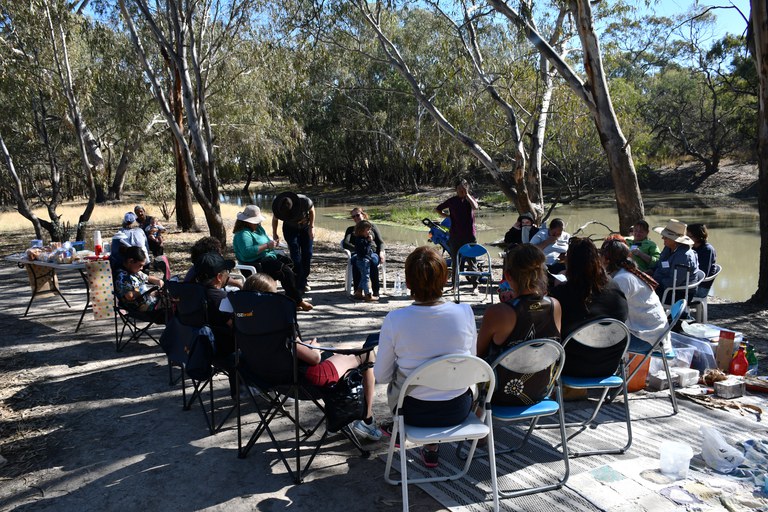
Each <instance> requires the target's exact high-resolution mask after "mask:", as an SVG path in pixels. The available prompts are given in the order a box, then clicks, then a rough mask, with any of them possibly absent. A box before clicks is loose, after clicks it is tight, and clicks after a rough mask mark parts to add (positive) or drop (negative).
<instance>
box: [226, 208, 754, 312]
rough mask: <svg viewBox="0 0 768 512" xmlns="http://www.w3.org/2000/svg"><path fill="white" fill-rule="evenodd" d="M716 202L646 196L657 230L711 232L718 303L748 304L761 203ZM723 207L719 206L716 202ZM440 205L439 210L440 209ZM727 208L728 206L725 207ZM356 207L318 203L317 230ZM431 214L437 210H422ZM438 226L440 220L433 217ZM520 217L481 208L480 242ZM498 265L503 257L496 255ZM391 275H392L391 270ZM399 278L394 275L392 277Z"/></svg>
mask: <svg viewBox="0 0 768 512" xmlns="http://www.w3.org/2000/svg"><path fill="white" fill-rule="evenodd" d="M273 198H274V195H265V194H253V195H251V196H250V197H242V196H222V201H223V202H228V203H233V204H238V205H246V204H257V205H259V206H260V207H262V208H265V207H266V208H267V210H269V208H270V205H271V202H272V199H273ZM712 201H713V200H712V199H711V198H701V197H698V196H691V195H672V194H644V195H643V202H644V204H645V211H646V220H647V221H648V223H649V224H650V225H651V226H652V227H653V226H664V225H665V224H666V222H667V221H668V220H669V219H670V218H675V219H679V220H681V221H683V222H686V223H688V224H692V223H695V222H702V223H704V224H706V225H707V228H708V230H709V242H710V243H711V244H712V245H713V246H714V247H715V249H716V251H717V262H718V263H719V264H720V265H722V267H723V271H722V272H721V273H720V275H719V276H718V277H717V279H716V280H715V283H714V286H713V288H714V293H715V295H717V296H718V297H722V298H724V299H729V300H733V301H743V300H746V299H748V298H749V297H750V296H751V295H752V294H753V293H754V292H755V290H756V289H757V276H758V257H759V251H760V231H759V223H758V220H759V216H758V211H757V203H756V201H739V202H738V204H737V206H736V205H734V204H728V205H725V206H723V205H720V204H713V202H712ZM715 201H717V200H715ZM438 202H439V201H438V200H437V199H435V201H434V205H437V204H438ZM721 204H722V203H721ZM353 206H356V205H351V204H346V203H343V202H342V203H339V202H334V203H331V202H324V201H316V203H315V210H316V212H317V221H316V224H317V225H318V226H319V227H322V228H325V229H330V230H333V231H339V232H342V233H343V232H344V230H346V228H347V227H348V226H349V225H350V224H351V221H350V220H349V218H348V217H349V210H350V209H351V208H352V207H353ZM362 206H363V207H365V208H374V207H376V204H375V198H371V202H370V203H368V204H363V205H362ZM420 206H422V207H425V208H431V207H432V205H431V204H421V205H420ZM554 217H560V218H562V219H564V220H565V222H566V231H568V232H569V233H573V232H574V231H576V230H577V229H578V228H579V227H580V226H583V225H584V224H587V223H588V222H590V221H598V222H602V223H604V224H606V225H607V226H610V227H611V228H612V229H614V230H615V229H617V228H618V215H617V213H616V208H615V206H614V205H613V201H612V199H610V198H607V197H603V198H599V197H598V198H591V199H589V200H582V201H578V202H575V203H572V204H569V205H563V206H560V207H558V208H557V209H556V210H555V212H553V213H552V215H551V216H550V219H551V218H554ZM431 218H432V219H433V220H436V219H437V218H438V216H437V214H434V215H431ZM516 219H517V213H516V212H515V211H514V210H513V209H511V208H503V207H500V208H494V207H483V206H481V208H480V210H479V212H478V214H477V218H476V224H477V229H478V233H477V235H478V242H479V243H482V244H489V243H491V242H494V241H496V240H499V239H501V238H503V237H504V233H506V231H507V230H508V229H509V228H510V227H511V226H512V224H514V222H515V220H516ZM376 226H377V228H378V229H379V231H380V232H381V236H382V238H383V239H384V241H385V242H399V243H404V244H412V245H424V244H426V243H428V241H427V233H428V230H427V229H426V228H425V227H424V226H414V227H405V226H395V225H388V224H386V223H382V222H377V223H376ZM607 234H608V229H606V228H605V227H603V226H600V225H596V224H592V225H590V226H588V227H587V228H585V229H584V230H583V231H582V232H581V233H580V235H582V236H585V235H593V236H592V238H593V239H595V237H598V236H599V237H602V236H605V235H607ZM649 237H650V238H651V239H652V240H653V241H655V242H656V243H657V244H658V245H659V246H660V247H661V236H660V235H658V234H657V233H654V232H651V234H650V235H649ZM491 254H492V256H493V257H494V261H499V260H498V259H497V258H496V255H497V254H498V251H496V250H492V251H491ZM390 272H392V271H391V270H390ZM390 275H392V276H394V275H395V274H394V273H390Z"/></svg>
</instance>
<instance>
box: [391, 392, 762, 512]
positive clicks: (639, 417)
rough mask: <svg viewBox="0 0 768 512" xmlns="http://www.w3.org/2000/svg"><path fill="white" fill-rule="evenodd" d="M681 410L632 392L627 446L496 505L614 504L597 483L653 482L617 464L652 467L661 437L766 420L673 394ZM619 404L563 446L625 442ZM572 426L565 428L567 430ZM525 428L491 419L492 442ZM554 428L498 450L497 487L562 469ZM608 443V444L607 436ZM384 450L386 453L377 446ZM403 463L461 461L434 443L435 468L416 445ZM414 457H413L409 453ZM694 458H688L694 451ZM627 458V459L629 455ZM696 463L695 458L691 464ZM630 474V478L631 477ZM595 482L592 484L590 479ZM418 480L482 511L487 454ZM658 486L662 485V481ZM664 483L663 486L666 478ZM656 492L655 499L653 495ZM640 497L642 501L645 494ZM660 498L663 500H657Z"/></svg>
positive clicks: (443, 499) (574, 462) (743, 436)
mask: <svg viewBox="0 0 768 512" xmlns="http://www.w3.org/2000/svg"><path fill="white" fill-rule="evenodd" d="M586 404H587V402H569V403H566V405H565V410H566V421H569V422H572V421H580V420H584V419H586V418H587V417H588V416H589V414H590V412H591V410H590V409H588V408H586ZM678 405H679V408H680V412H679V413H678V414H677V415H676V416H671V413H672V405H671V403H670V401H669V398H668V395H665V394H664V393H660V394H654V395H645V396H631V397H630V411H631V415H632V420H633V421H632V437H633V442H632V447H631V448H630V450H629V452H628V453H626V454H624V455H595V456H589V457H579V458H572V459H571V460H570V466H571V474H570V478H569V480H568V482H567V483H566V486H565V487H563V488H562V489H559V490H556V491H549V492H545V493H538V494H535V495H532V496H523V497H519V498H513V499H506V500H501V510H508V511H531V510H536V511H537V512H538V511H545V510H557V511H560V510H562V511H599V510H609V509H610V510H613V509H615V506H612V505H615V503H610V499H611V496H610V493H607V494H606V493H603V492H601V491H600V489H601V488H600V483H601V482H605V481H607V480H617V479H623V478H624V474H626V482H625V483H624V484H625V485H626V486H627V488H626V489H621V491H620V492H621V493H622V494H623V495H624V497H625V505H630V504H628V503H626V498H628V497H629V496H628V495H629V494H631V493H632V492H637V493H640V494H642V493H644V492H645V493H647V492H649V491H648V490H647V489H648V488H650V489H655V487H659V486H654V485H644V484H643V481H642V478H640V479H638V478H637V475H630V473H631V471H627V470H624V471H623V473H624V474H622V468H632V469H633V471H634V472H635V473H637V472H639V470H638V468H652V472H653V473H655V474H656V475H658V476H659V477H662V478H663V476H662V475H661V474H660V473H658V471H656V469H657V468H658V462H657V461H658V447H659V445H660V444H661V442H662V441H664V440H674V441H682V442H687V443H688V444H690V445H691V446H692V448H693V451H694V453H699V452H700V451H701V434H700V433H699V427H700V426H703V425H710V426H713V427H715V428H717V429H718V430H719V431H720V432H721V433H722V434H723V435H724V437H725V438H726V439H727V440H728V441H729V442H731V443H735V442H738V441H744V440H747V439H750V438H756V437H764V436H765V435H766V434H765V426H763V425H762V424H761V423H757V422H756V421H755V418H754V416H753V415H750V416H743V417H742V416H740V415H738V414H733V413H727V412H721V411H712V410H708V409H705V408H703V407H701V406H698V405H696V404H694V403H691V402H687V401H685V400H678ZM623 411H624V408H623V405H622V403H621V400H617V401H616V402H615V403H614V404H609V405H607V406H604V407H603V409H602V410H601V412H600V415H599V416H598V421H599V422H600V424H599V425H598V426H597V427H594V428H590V429H587V430H584V431H582V432H581V433H579V434H578V435H577V436H575V437H572V439H570V440H569V441H568V447H569V450H572V451H573V450H575V451H581V450H587V449H602V448H608V447H610V446H616V445H620V446H623V445H624V444H625V442H626V425H625V423H624V416H623ZM577 430H578V429H568V434H569V435H572V434H573V433H574V432H576V431H577ZM523 433H524V430H523V428H522V427H521V426H513V425H512V424H505V423H500V422H497V423H496V424H495V427H494V435H495V436H496V447H497V450H498V449H501V448H503V447H506V446H516V445H517V444H518V442H519V440H520V439H521V438H522V435H523ZM558 443H559V430H558V429H546V430H537V431H536V432H535V433H534V434H533V436H532V437H531V440H530V441H529V443H528V444H527V446H526V447H525V448H523V449H522V450H520V451H519V452H517V453H515V454H505V455H501V456H499V457H497V468H498V478H499V487H500V488H502V489H509V490H514V489H518V488H521V487H530V486H535V485H542V484H547V483H551V482H555V481H557V480H558V479H559V476H560V475H562V472H563V469H564V463H563V461H562V458H561V456H560V453H559V446H558ZM610 443H613V444H610ZM384 457H386V454H384ZM408 457H409V459H410V460H411V462H409V466H408V471H409V475H411V476H413V477H414V478H416V477H419V476H425V475H427V474H429V475H437V474H446V475H447V474H449V473H451V472H454V471H455V470H456V468H457V466H458V465H459V464H460V462H461V461H459V460H458V459H457V458H456V455H455V445H444V446H442V447H441V449H440V466H439V467H438V468H437V469H434V470H429V472H428V473H427V470H425V469H424V468H423V466H422V464H421V461H420V459H419V454H418V449H409V450H408ZM413 459H415V460H413ZM694 460H695V459H694ZM633 461H634V462H633ZM694 465H695V464H694ZM393 468H395V469H397V468H399V460H398V457H397V455H395V461H394V463H393ZM691 473H692V474H693V473H699V474H700V475H701V476H706V473H705V472H701V471H697V470H696V469H695V468H693V467H692V471H691ZM633 478H634V480H633ZM689 479H690V475H689ZM592 483H594V484H595V485H591V484H592ZM420 487H421V488H422V489H423V490H424V491H425V492H427V493H428V494H429V495H430V496H432V497H433V498H435V499H436V500H437V501H439V502H440V503H441V504H442V505H443V506H445V507H446V508H449V509H450V510H452V511H481V510H490V509H491V508H492V507H491V504H490V503H488V502H486V500H487V499H489V498H490V490H491V486H490V470H489V466H488V457H487V456H485V457H480V458H477V459H476V460H475V461H473V463H472V466H471V468H470V471H469V474H468V475H467V477H465V478H463V479H460V480H456V481H451V482H438V483H431V484H421V485H420ZM661 487H664V486H661ZM666 487H669V486H668V485H666ZM653 497H654V499H657V502H656V503H655V504H654V505H653V507H652V509H658V510H660V509H662V508H668V509H670V510H672V509H674V508H675V506H676V505H675V503H673V502H672V501H669V500H668V499H667V498H665V497H664V496H663V493H661V494H658V495H654V496H653ZM658 500H661V502H658ZM645 501H648V500H647V499H646V500H645ZM664 502H666V503H667V504H668V505H669V507H660V505H661V504H663V503H664ZM622 508H623V509H625V510H643V508H644V507H641V506H638V507H636V508H635V507H632V506H631V505H630V506H629V508H626V507H622Z"/></svg>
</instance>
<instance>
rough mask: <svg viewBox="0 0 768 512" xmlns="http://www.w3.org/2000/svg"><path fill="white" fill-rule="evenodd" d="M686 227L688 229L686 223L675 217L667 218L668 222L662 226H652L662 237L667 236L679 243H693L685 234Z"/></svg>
mask: <svg viewBox="0 0 768 512" xmlns="http://www.w3.org/2000/svg"><path fill="white" fill-rule="evenodd" d="M686 229H688V225H687V224H686V223H685V222H680V221H679V220H677V219H669V222H667V225H666V226H664V227H663V228H662V227H661V226H658V227H655V228H653V230H654V231H655V232H657V233H658V234H660V235H661V236H663V237H664V238H669V239H670V240H674V241H675V242H677V243H679V244H685V245H693V240H691V239H690V238H688V236H686V234H685V231H686Z"/></svg>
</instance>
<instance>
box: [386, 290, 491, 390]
mask: <svg viewBox="0 0 768 512" xmlns="http://www.w3.org/2000/svg"><path fill="white" fill-rule="evenodd" d="M476 353H477V327H476V326H475V315H474V313H473V312H472V308H471V307H469V305H467V304H454V303H453V302H446V303H443V304H440V305H437V306H416V305H411V306H408V307H405V308H403V309H398V310H396V311H392V312H390V313H389V314H388V315H387V316H386V318H384V323H383V324H382V325H381V334H380V337H379V348H378V351H377V353H376V363H375V365H374V367H373V373H374V375H375V377H376V382H378V383H388V382H392V381H394V380H395V379H396V374H397V372H398V371H399V372H400V373H401V374H402V375H404V376H405V377H407V376H408V375H410V373H411V372H412V371H413V370H415V369H416V368H418V367H419V366H421V365H422V364H424V363H426V362H427V361H430V360H431V359H434V358H436V357H440V356H444V355H448V354H468V355H475V354H476ZM401 384H402V382H401ZM465 391H466V388H462V389H457V390H451V391H439V390H435V389H431V388H428V387H425V386H417V387H415V388H414V389H413V391H411V393H410V396H412V397H414V398H418V399H419V400H429V401H437V400H450V399H452V398H456V397H457V396H459V395H461V394H462V393H464V392H465Z"/></svg>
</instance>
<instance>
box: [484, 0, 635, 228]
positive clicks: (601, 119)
mask: <svg viewBox="0 0 768 512" xmlns="http://www.w3.org/2000/svg"><path fill="white" fill-rule="evenodd" d="M488 3H489V4H490V5H491V6H492V7H493V8H494V9H496V10H497V11H498V12H499V13H501V14H502V15H504V16H506V17H507V18H508V19H510V20H511V21H512V22H514V23H515V24H517V25H518V26H519V27H520V28H521V29H522V30H523V32H524V33H525V36H526V38H527V39H528V40H529V41H530V42H531V44H533V45H534V46H535V47H536V49H537V50H539V52H541V53H542V55H544V56H545V57H546V58H547V60H548V61H549V63H550V64H551V65H552V66H553V67H554V68H555V69H556V70H557V72H558V73H559V74H560V76H561V77H562V78H563V79H564V80H565V82H566V84H568V86H569V87H570V88H571V90H573V92H574V93H576V95H577V97H578V98H579V99H580V100H581V101H582V102H583V103H584V104H585V105H586V106H587V108H588V109H589V111H590V113H591V114H592V119H593V121H594V123H595V126H596V127H597V131H598V134H599V136H600V143H601V145H602V146H603V149H604V150H605V154H606V157H607V160H608V168H609V169H610V172H611V179H612V180H613V188H614V193H615V196H616V207H617V209H618V213H619V229H620V231H621V232H622V233H628V232H629V228H630V227H632V226H633V225H634V223H635V222H637V221H638V220H639V219H641V218H643V216H644V214H645V212H644V209H643V201H642V198H641V196H640V187H639V185H638V183H637V174H636V172H635V165H634V162H633V161H632V151H631V148H630V145H629V142H628V141H627V139H626V138H625V137H624V134H623V133H622V131H621V127H620V126H619V121H618V118H617V117H616V113H615V112H614V110H613V104H612V102H611V96H610V93H609V90H608V82H607V80H606V76H605V72H604V70H603V63H602V56H601V54H600V45H599V42H598V38H597V35H596V34H595V30H594V27H593V25H592V7H591V5H590V2H589V0H571V1H570V2H569V5H570V7H571V12H572V13H573V16H574V19H575V22H576V26H577V29H578V32H579V39H580V40H581V47H582V55H583V60H584V70H585V73H586V75H587V83H584V82H583V81H582V80H581V78H579V76H578V75H577V74H576V73H575V71H574V70H573V69H572V68H571V67H570V66H569V65H568V64H567V63H566V62H565V61H564V60H563V59H562V57H561V56H560V55H559V54H558V52H557V51H555V49H554V48H552V46H551V45H550V44H549V43H547V41H545V40H544V39H543V38H542V37H541V35H540V34H539V33H538V32H537V31H536V30H535V29H534V27H532V26H531V25H530V24H529V23H528V22H527V21H526V20H525V18H524V17H523V16H521V15H520V14H519V13H518V12H517V11H516V10H515V9H514V8H512V7H510V6H509V4H508V3H507V2H505V1H504V0H488Z"/></svg>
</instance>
